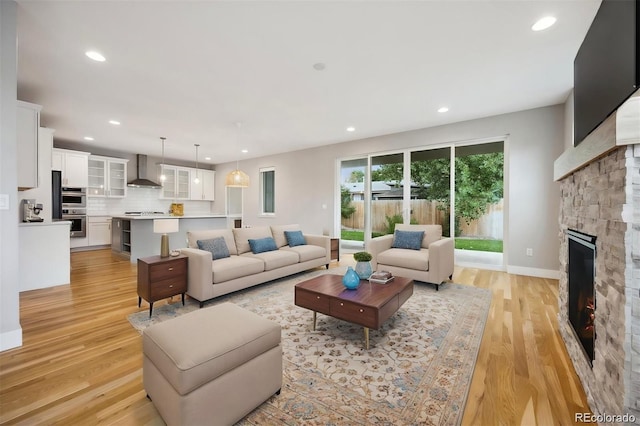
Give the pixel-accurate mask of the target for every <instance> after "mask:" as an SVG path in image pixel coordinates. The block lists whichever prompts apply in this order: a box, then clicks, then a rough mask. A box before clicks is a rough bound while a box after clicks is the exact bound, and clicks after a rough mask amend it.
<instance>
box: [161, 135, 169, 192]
mask: <svg viewBox="0 0 640 426" xmlns="http://www.w3.org/2000/svg"><path fill="white" fill-rule="evenodd" d="M166 139H167V138H163V137H162V136H160V140H161V141H162V163H160V184H161V185H163V184H164V181H165V180H167V176H166V175H165V174H164V141H165V140H166Z"/></svg>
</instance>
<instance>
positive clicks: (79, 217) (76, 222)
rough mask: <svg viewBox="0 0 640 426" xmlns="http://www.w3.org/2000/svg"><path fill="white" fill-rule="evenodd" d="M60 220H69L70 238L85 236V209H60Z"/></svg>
mask: <svg viewBox="0 0 640 426" xmlns="http://www.w3.org/2000/svg"><path fill="white" fill-rule="evenodd" d="M62 220H68V221H70V222H71V235H70V236H71V238H82V237H86V236H87V210H86V209H67V208H63V209H62Z"/></svg>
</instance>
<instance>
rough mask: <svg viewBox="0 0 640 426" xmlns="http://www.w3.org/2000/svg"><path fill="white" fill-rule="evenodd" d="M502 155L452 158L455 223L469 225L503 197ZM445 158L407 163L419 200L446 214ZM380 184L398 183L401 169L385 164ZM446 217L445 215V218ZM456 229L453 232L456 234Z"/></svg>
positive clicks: (447, 174)
mask: <svg viewBox="0 0 640 426" xmlns="http://www.w3.org/2000/svg"><path fill="white" fill-rule="evenodd" d="M503 165H504V154H503V153H502V152H495V153H490V154H475V155H467V156H463V157H456V159H455V168H456V194H455V197H456V199H455V201H456V222H458V221H459V220H460V219H462V220H464V221H466V222H467V223H470V222H471V221H472V220H475V219H478V218H480V217H481V216H482V215H484V214H485V213H486V211H487V205H488V204H491V203H495V202H497V201H498V200H500V198H502V197H503V177H504V173H503ZM449 170H450V166H449V158H438V159H433V160H425V161H413V162H411V178H412V181H413V183H414V184H415V185H417V187H418V188H417V189H416V192H417V195H418V197H419V198H421V199H426V200H434V201H440V202H441V203H442V207H441V208H442V209H443V210H445V211H447V212H448V211H449V197H450V184H449V180H450V171H449ZM378 173H379V176H380V178H381V180H386V181H393V180H397V181H400V180H401V179H402V169H401V168H399V167H398V166H397V165H395V164H385V165H383V166H381V167H380V169H379V170H378ZM447 216H448V215H447ZM457 228H458V227H457V226H456V230H457Z"/></svg>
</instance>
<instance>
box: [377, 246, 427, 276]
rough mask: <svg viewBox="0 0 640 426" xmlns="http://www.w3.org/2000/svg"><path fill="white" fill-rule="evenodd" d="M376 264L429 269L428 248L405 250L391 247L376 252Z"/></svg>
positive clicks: (421, 269)
mask: <svg viewBox="0 0 640 426" xmlns="http://www.w3.org/2000/svg"><path fill="white" fill-rule="evenodd" d="M377 261H378V266H380V265H389V266H397V267H399V268H407V269H415V270H417V271H428V270H429V250H427V249H420V250H407V249H399V248H391V249H388V250H385V251H383V252H381V253H379V254H378V257H377Z"/></svg>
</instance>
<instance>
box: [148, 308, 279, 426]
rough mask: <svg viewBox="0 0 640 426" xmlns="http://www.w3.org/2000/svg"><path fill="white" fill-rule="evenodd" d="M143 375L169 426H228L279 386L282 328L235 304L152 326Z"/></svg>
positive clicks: (186, 315)
mask: <svg viewBox="0 0 640 426" xmlns="http://www.w3.org/2000/svg"><path fill="white" fill-rule="evenodd" d="M142 350H143V353H144V359H143V366H142V376H143V381H144V388H145V390H146V392H147V395H148V396H149V398H150V399H151V400H152V401H153V403H154V405H155V406H156V408H157V409H158V411H159V412H160V415H161V416H162V418H163V419H164V421H165V422H166V423H167V424H168V425H218V424H219V425H230V424H233V423H235V422H236V421H238V420H240V419H241V418H243V417H244V416H246V415H247V414H248V413H250V412H251V411H252V410H253V409H254V408H256V407H258V406H259V405H260V404H262V403H263V402H264V401H266V400H267V399H268V398H269V397H271V396H272V395H273V394H275V393H279V392H280V388H281V386H282V348H281V347H280V325H279V324H277V323H274V322H273V321H269V320H267V319H264V318H262V317H260V316H259V315H257V314H254V313H253V312H249V311H247V310H245V309H243V308H240V307H239V306H237V305H234V304H232V303H222V304H220V305H216V306H212V307H210V308H204V309H199V310H197V311H195V312H190V313H188V314H185V315H183V316H180V317H178V318H174V319H171V320H169V321H165V322H162V323H160V324H156V325H153V326H151V327H148V328H147V329H145V331H144V333H143V335H142Z"/></svg>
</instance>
